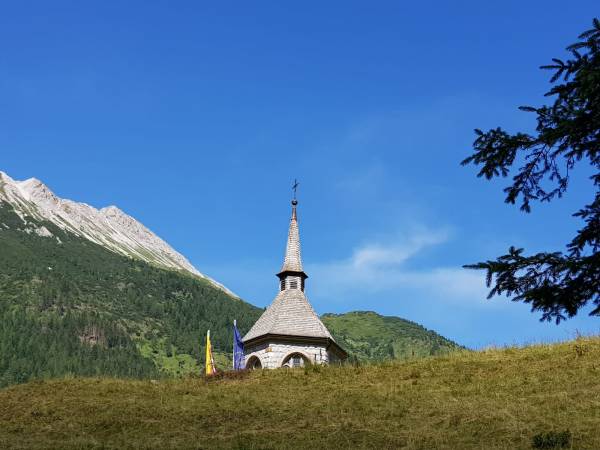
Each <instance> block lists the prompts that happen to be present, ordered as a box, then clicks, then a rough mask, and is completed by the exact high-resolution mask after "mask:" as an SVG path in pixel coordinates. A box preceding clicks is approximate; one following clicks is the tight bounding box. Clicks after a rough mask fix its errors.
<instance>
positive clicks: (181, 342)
mask: <svg viewBox="0 0 600 450" xmlns="http://www.w3.org/2000/svg"><path fill="white" fill-rule="evenodd" d="M27 222H28V224H25V223H24V222H23V221H22V220H21V219H20V218H19V217H18V216H17V215H16V214H15V212H14V211H13V209H12V208H11V207H10V206H8V205H7V204H2V203H0V386H4V385H7V384H9V383H14V382H23V381H26V380H28V379H30V378H33V377H54V376H60V375H65V374H73V375H114V376H125V377H156V376H158V375H159V371H160V369H162V367H160V363H158V362H157V365H158V367H157V365H155V363H154V362H153V360H152V359H148V358H146V357H144V355H142V353H141V352H140V349H141V348H142V347H144V346H145V345H155V346H158V345H159V343H160V345H161V346H162V348H165V349H167V351H168V352H169V353H170V354H171V355H170V356H174V354H175V353H177V354H184V355H186V354H187V355H192V356H193V358H194V359H195V360H196V361H197V362H198V364H201V363H203V359H204V356H203V352H202V351H200V349H201V346H202V345H203V343H204V335H205V333H206V330H207V329H209V328H210V330H211V338H212V342H213V345H214V347H215V350H216V351H219V352H221V353H228V352H231V350H230V348H231V340H232V333H231V324H232V322H233V320H234V319H237V320H238V326H239V327H240V329H241V330H242V331H246V330H248V329H249V328H250V326H251V325H252V323H254V321H255V320H256V319H257V318H258V316H259V315H260V312H261V311H260V310H259V309H258V308H256V307H254V306H252V305H249V304H248V303H245V302H243V301H241V300H239V299H235V298H232V297H230V296H229V295H227V294H226V293H224V292H223V291H221V290H220V289H217V288H216V287H214V286H213V285H212V284H210V283H209V282H207V281H204V280H201V279H198V278H195V277H191V276H188V275H186V274H183V273H179V272H173V271H167V270H163V269H159V268H155V267H153V266H150V265H148V264H146V263H144V262H140V261H137V260H133V259H130V258H126V257H122V256H119V255H116V254H114V253H112V252H110V251H108V250H106V249H104V248H102V247H101V246H98V245H96V244H93V243H91V242H89V241H87V240H84V239H80V238H78V237H76V236H74V235H71V234H68V233H65V232H63V231H62V230H60V229H59V228H57V227H56V226H54V225H53V224H51V223H37V222H36V221H35V220H33V219H31V218H28V219H27ZM3 224H4V225H6V226H4V225H3ZM42 225H43V226H45V227H46V228H47V229H48V230H50V231H51V232H52V234H53V235H54V237H41V236H38V235H37V234H35V233H34V232H31V230H33V229H34V227H39V226H42ZM7 227H8V228H7ZM28 229H29V230H30V232H27V230H28ZM57 238H58V239H59V240H60V243H59V241H58V240H57ZM145 356H147V355H145ZM167 356H168V355H167Z"/></svg>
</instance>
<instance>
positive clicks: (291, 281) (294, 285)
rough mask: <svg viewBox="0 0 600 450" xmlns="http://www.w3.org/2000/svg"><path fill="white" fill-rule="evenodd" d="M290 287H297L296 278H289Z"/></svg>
mask: <svg viewBox="0 0 600 450" xmlns="http://www.w3.org/2000/svg"><path fill="white" fill-rule="evenodd" d="M290 289H298V280H295V279H294V280H290Z"/></svg>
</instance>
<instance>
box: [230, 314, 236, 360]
mask: <svg viewBox="0 0 600 450" xmlns="http://www.w3.org/2000/svg"><path fill="white" fill-rule="evenodd" d="M235 327H237V320H236V319H233V343H232V345H233V360H232V361H231V363H232V366H231V368H232V369H233V370H235Z"/></svg>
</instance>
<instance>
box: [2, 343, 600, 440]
mask: <svg viewBox="0 0 600 450" xmlns="http://www.w3.org/2000/svg"><path fill="white" fill-rule="evenodd" d="M598 361H600V339H599V338H590V339H579V340H577V341H573V342H568V343H563V344H558V345H551V346H550V345H545V346H535V347H529V348H523V349H515V348H510V349H504V350H487V351H483V352H455V353H451V354H449V355H445V356H438V357H431V358H425V359H420V360H413V361H409V362H403V363H402V362H393V363H391V362H389V363H381V364H376V365H365V366H359V367H353V366H344V367H327V368H321V367H317V368H308V369H295V370H284V369H281V370H277V371H257V372H253V373H247V374H245V376H244V377H241V378H240V379H234V380H213V381H210V382H206V381H204V380H203V379H201V378H196V379H193V378H191V379H183V380H165V381H160V382H150V381H123V380H116V379H71V380H57V381H43V382H42V381H39V382H33V383H29V384H26V385H19V386H13V387H10V388H7V389H4V390H0V447H3V448H34V449H35V448H65V449H69V448H140V447H141V448H161V449H166V448H231V447H233V448H313V449H314V448H339V447H343V448H366V447H370V448H401V447H402V448H409V449H442V448H443V449H471V448H474V449H515V448H531V442H532V437H533V436H534V435H536V434H538V433H542V432H548V431H553V430H554V431H562V430H566V429H568V430H570V432H571V433H572V435H573V441H572V448H577V449H598V448H600V433H599V432H598V424H599V423H600V388H599V387H598V386H599V382H598V380H599V379H600V363H599V362H598Z"/></svg>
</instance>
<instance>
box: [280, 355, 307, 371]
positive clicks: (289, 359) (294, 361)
mask: <svg viewBox="0 0 600 450" xmlns="http://www.w3.org/2000/svg"><path fill="white" fill-rule="evenodd" d="M310 363H311V362H310V360H309V359H308V358H307V357H306V356H305V355H303V354H302V353H298V352H295V353H291V354H289V355H287V356H286V357H285V358H283V363H282V364H281V367H290V368H293V367H304V366H307V365H310Z"/></svg>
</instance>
